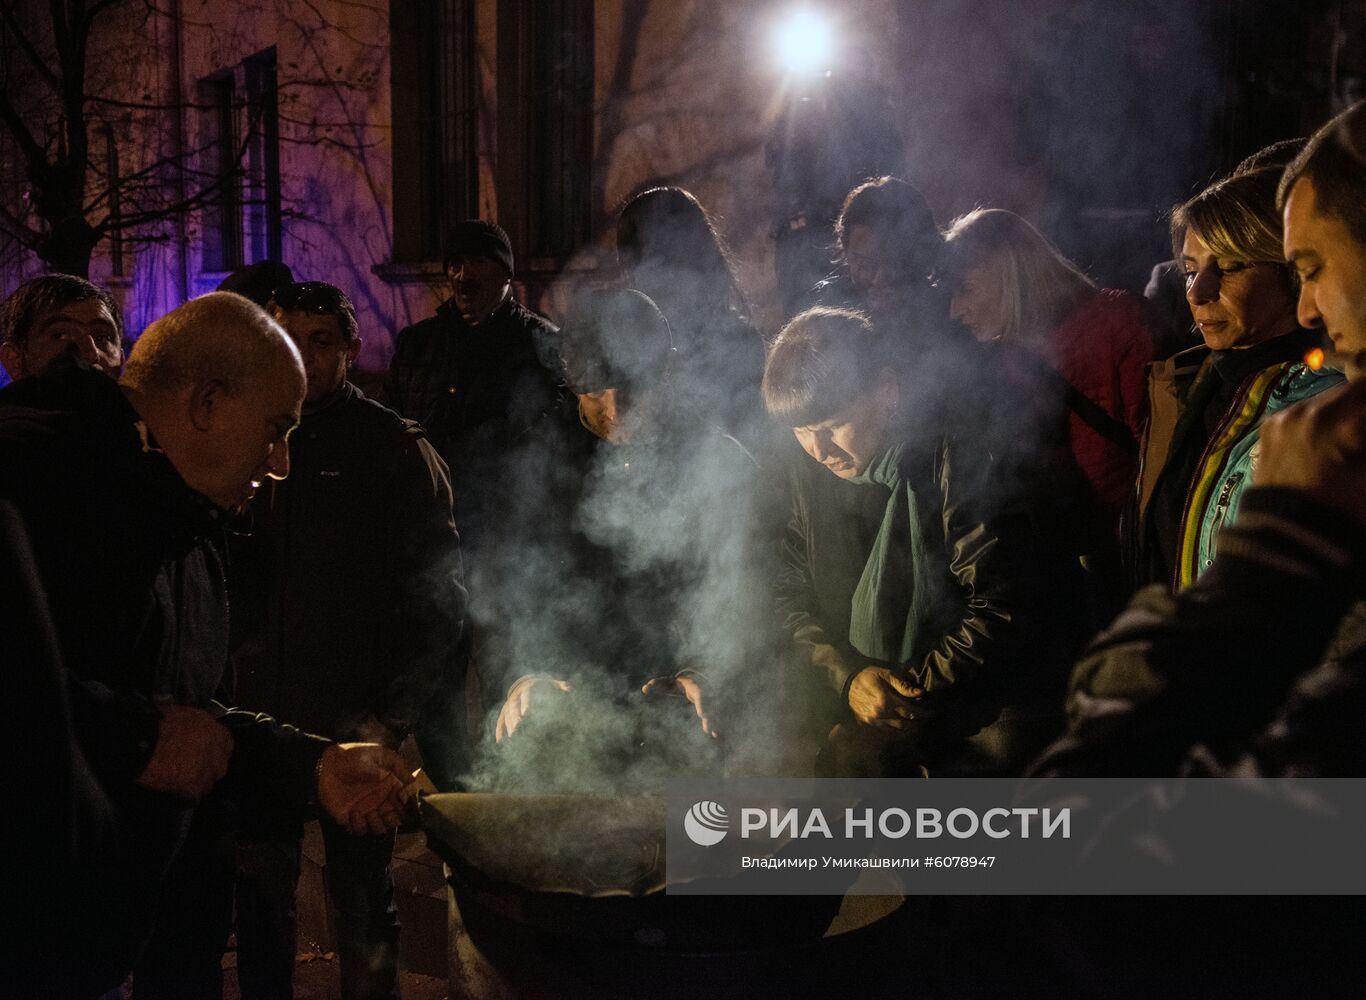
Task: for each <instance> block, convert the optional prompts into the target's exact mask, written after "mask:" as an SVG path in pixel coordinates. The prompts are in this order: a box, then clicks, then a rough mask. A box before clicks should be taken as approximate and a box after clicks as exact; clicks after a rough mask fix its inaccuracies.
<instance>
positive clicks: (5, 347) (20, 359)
mask: <svg viewBox="0 0 1366 1000" xmlns="http://www.w3.org/2000/svg"><path fill="white" fill-rule="evenodd" d="M0 365H4V366H5V371H6V372H8V373H9V377H10V379H11V380H13V379H20V378H23V377H24V352H23V351H21V350H20V349H19V345H18V344H16V343H14V342H13V341H12V340H7V341H5V342H4V343H3V344H0Z"/></svg>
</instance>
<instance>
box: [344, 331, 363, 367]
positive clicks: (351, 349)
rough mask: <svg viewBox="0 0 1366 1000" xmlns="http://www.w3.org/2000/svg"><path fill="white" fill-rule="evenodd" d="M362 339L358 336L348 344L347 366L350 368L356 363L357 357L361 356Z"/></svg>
mask: <svg viewBox="0 0 1366 1000" xmlns="http://www.w3.org/2000/svg"><path fill="white" fill-rule="evenodd" d="M360 345H361V339H360V338H359V337H357V338H356V339H355V340H353V341H351V343H349V344H347V345H346V367H347V368H350V367H351V366H352V365H354V364H355V363H356V358H358V357H360Z"/></svg>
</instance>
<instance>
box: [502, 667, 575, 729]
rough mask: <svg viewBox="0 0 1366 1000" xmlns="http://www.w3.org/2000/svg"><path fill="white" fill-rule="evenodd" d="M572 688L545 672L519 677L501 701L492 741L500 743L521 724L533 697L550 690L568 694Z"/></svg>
mask: <svg viewBox="0 0 1366 1000" xmlns="http://www.w3.org/2000/svg"><path fill="white" fill-rule="evenodd" d="M573 690H574V689H573V687H571V686H570V684H569V682H568V681H562V680H559V679H558V678H555V677H547V676H546V675H545V674H530V675H528V676H526V677H523V678H521V679H519V680H518V681H517V683H516V684H514V685H512V690H511V691H509V692H508V697H507V701H505V702H503V708H502V711H500V712H499V713H498V724H497V726H495V727H494V730H493V740H494V742H495V743H502V742H503V740H505V739H507V738H508V737H509V736H511V735H512V734H513V733H514V732H516V731H517V727H518V726H520V725H521V724H522V720H523V719H525V718H526V714H527V712H528V711H529V710H530V709H531V702H532V700H533V699H540V698H542V697H544V696H546V695H547V694H549V693H550V692H552V691H559V692H561V693H564V694H568V693H569V692H570V691H573Z"/></svg>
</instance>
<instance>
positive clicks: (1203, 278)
mask: <svg viewBox="0 0 1366 1000" xmlns="http://www.w3.org/2000/svg"><path fill="white" fill-rule="evenodd" d="M1186 280H1187V285H1186V301H1187V302H1189V303H1190V304H1191V305H1193V306H1198V305H1201V304H1203V303H1205V302H1213V301H1214V300H1215V299H1217V298H1218V297H1219V272H1218V271H1216V270H1215V269H1214V268H1212V267H1206V268H1202V269H1200V270H1199V271H1196V272H1195V274H1193V275H1192V276H1191V277H1189V278H1188V279H1186Z"/></svg>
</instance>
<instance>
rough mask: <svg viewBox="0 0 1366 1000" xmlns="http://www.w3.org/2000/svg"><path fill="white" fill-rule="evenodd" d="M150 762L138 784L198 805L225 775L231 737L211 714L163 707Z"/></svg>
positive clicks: (190, 709) (180, 706) (230, 752)
mask: <svg viewBox="0 0 1366 1000" xmlns="http://www.w3.org/2000/svg"><path fill="white" fill-rule="evenodd" d="M160 707H161V722H160V724H159V726H158V730H157V743H156V746H155V747H154V748H153V750H152V759H151V760H149V761H148V762H147V767H146V768H144V769H143V772H142V774H141V775H140V776H139V777H138V784H139V785H141V786H142V787H143V788H146V789H148V790H150V791H153V792H165V793H166V794H167V795H174V796H176V797H178V798H181V799H185V800H187V801H189V802H198V801H199V800H200V799H202V798H203V797H204V796H205V795H207V794H208V793H209V790H210V789H212V788H213V786H214V785H216V784H218V782H220V781H222V780H223V777H224V775H226V774H227V773H228V761H229V760H230V759H231V757H232V747H233V740H232V733H230V732H229V731H228V729H227V727H226V726H223V725H220V724H219V722H218V720H217V719H216V718H214V716H213V715H212V714H210V713H209V712H206V711H204V710H203V709H202V708H191V707H189V706H187V705H162V706H160Z"/></svg>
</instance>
